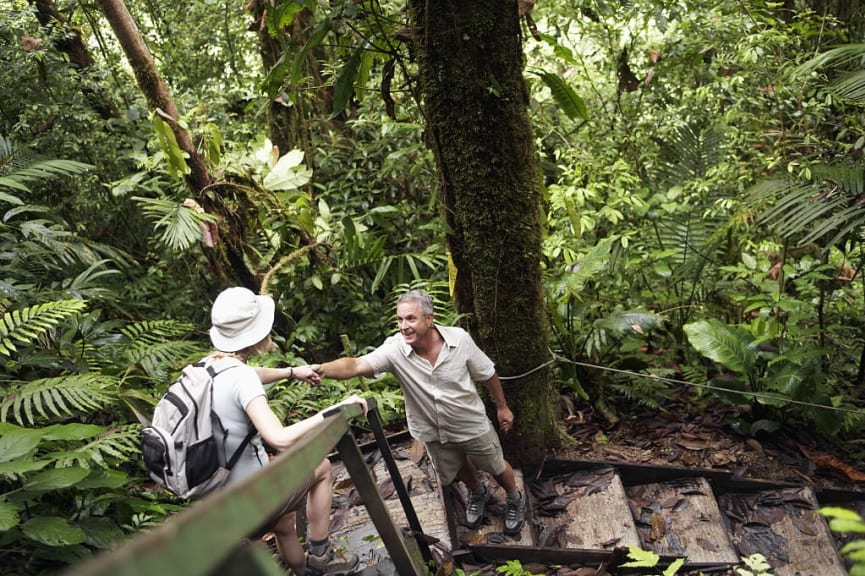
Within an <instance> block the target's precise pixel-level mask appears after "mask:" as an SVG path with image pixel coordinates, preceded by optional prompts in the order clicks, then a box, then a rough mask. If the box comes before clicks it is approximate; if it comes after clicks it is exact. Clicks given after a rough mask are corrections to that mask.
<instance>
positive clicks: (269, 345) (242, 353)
mask: <svg viewBox="0 0 865 576" xmlns="http://www.w3.org/2000/svg"><path fill="white" fill-rule="evenodd" d="M275 349H276V344H274V343H273V340H271V339H270V334H268V335H267V336H265V337H264V338H262V339H261V340H259V341H258V342H256V343H255V344H253V345H252V346H247V347H246V348H244V349H242V350H238V351H237V352H219V353H218V354H221V355H223V356H234V357H235V358H239V359H241V360H243V361H246V359H247V358H249V357H250V356H258V355H259V354H267V353H268V352H272V351H273V350H275Z"/></svg>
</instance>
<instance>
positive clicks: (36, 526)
mask: <svg viewBox="0 0 865 576" xmlns="http://www.w3.org/2000/svg"><path fill="white" fill-rule="evenodd" d="M21 531H22V532H24V534H25V535H26V536H27V537H28V538H30V539H31V540H35V541H36V542H41V543H42V544H46V545H48V546H68V545H70V544H82V543H83V542H86V541H87V536H86V535H85V534H84V530H82V529H81V528H78V527H76V526H70V524H69V522H67V521H66V519H65V518H60V517H58V516H37V517H35V518H31V519H30V520H28V521H27V522H25V523H24V524H22V525H21Z"/></svg>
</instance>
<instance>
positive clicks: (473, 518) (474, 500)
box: [465, 489, 490, 529]
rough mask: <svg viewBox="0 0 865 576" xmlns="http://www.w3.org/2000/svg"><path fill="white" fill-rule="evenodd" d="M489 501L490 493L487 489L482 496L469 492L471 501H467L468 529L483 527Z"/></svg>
mask: <svg viewBox="0 0 865 576" xmlns="http://www.w3.org/2000/svg"><path fill="white" fill-rule="evenodd" d="M489 499H490V493H489V492H487V490H486V489H484V491H483V492H482V493H480V494H475V493H474V491H472V492H469V499H468V500H467V501H466V521H465V525H466V528H472V529H474V528H477V527H478V526H480V525H481V522H483V521H484V510H486V507H487V502H488V501H489Z"/></svg>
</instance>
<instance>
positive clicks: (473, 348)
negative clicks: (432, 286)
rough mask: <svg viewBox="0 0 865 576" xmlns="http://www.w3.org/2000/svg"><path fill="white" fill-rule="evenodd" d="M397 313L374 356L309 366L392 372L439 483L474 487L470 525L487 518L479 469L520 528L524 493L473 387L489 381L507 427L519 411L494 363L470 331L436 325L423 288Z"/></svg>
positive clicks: (331, 371) (508, 520)
mask: <svg viewBox="0 0 865 576" xmlns="http://www.w3.org/2000/svg"><path fill="white" fill-rule="evenodd" d="M396 318H397V324H398V327H399V333H398V334H395V335H393V336H391V337H389V338H387V340H385V341H384V343H383V344H382V345H381V346H379V347H378V348H376V349H375V350H373V351H372V352H370V353H369V354H366V355H364V356H361V357H358V358H340V359H338V360H334V361H332V362H326V363H324V364H318V365H312V369H313V370H314V371H316V372H317V373H318V374H319V375H320V376H321V377H327V378H334V379H336V380H345V379H347V378H353V377H356V376H367V377H369V376H374V375H378V374H382V373H384V372H390V373H392V374H393V375H394V376H395V377H396V378H397V380H399V383H400V385H401V386H402V390H403V394H404V395H405V407H406V418H407V420H408V427H409V432H410V433H411V435H412V437H413V438H416V439H418V440H422V441H423V442H425V443H426V446H427V450H428V451H429V454H430V457H431V458H432V460H433V463H434V464H435V467H436V470H437V471H438V474H439V477H440V479H441V482H442V485H445V486H446V485H448V484H450V483H452V482H453V481H454V480H455V479H459V480H461V481H462V482H463V483H464V484H465V485H466V487H468V489H469V498H468V502H467V503H466V521H465V524H466V526H468V527H469V528H477V527H478V526H480V525H481V523H482V522H483V519H484V510H485V507H486V504H487V501H488V500H489V493H488V492H487V490H486V487H485V486H484V484H483V482H481V480H480V477H479V476H478V469H481V470H485V471H487V472H489V473H490V474H492V475H493V477H494V478H495V479H496V481H497V482H498V483H499V485H500V486H501V487H502V488H504V490H505V492H506V493H507V502H506V506H505V526H504V531H505V533H506V534H509V535H516V534H519V533H520V530H521V528H522V526H523V517H524V516H525V508H526V504H525V498H524V497H523V494H522V493H520V492H519V491H518V490H517V487H516V481H515V479H514V471H513V469H512V468H511V465H510V464H509V463H508V462H507V461H506V460H505V459H504V456H503V454H502V447H501V444H500V443H499V438H498V436H497V434H496V431H495V430H494V429H493V427H492V424H491V423H490V421H489V419H488V418H487V415H486V410H485V408H484V404H483V401H482V400H481V398H480V396H478V392H477V388H476V387H475V382H482V383H483V384H484V385H485V386H486V387H487V390H489V392H490V394H491V395H492V398H493V401H494V402H495V403H496V407H497V418H498V421H499V426H500V427H501V429H502V431H503V432H509V431H510V430H511V429H512V428H513V424H514V415H513V413H512V412H511V410H510V408H508V404H507V401H506V400H505V396H504V393H503V392H502V385H501V382H500V381H499V377H498V375H497V374H496V371H495V365H494V364H493V362H492V360H490V358H489V357H488V356H487V355H486V354H484V353H483V351H482V350H481V349H480V348H478V346H477V345H476V344H475V342H474V340H472V338H471V336H469V335H468V333H467V332H466V331H465V330H463V329H461V328H457V327H453V326H437V325H436V324H435V323H434V321H433V302H432V299H431V298H430V296H429V294H427V293H426V292H421V291H418V290H412V291H410V292H407V293H405V294H403V295H402V296H401V297H400V299H399V301H398V302H397V305H396Z"/></svg>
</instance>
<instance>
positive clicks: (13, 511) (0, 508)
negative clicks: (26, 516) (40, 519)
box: [0, 501, 21, 532]
mask: <svg viewBox="0 0 865 576" xmlns="http://www.w3.org/2000/svg"><path fill="white" fill-rule="evenodd" d="M20 521H21V519H20V518H19V517H18V508H17V507H16V506H15V505H13V504H10V503H9V502H6V501H2V502H0V532H5V531H6V530H11V529H12V528H14V527H15V526H17V525H18V523H19V522H20Z"/></svg>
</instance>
